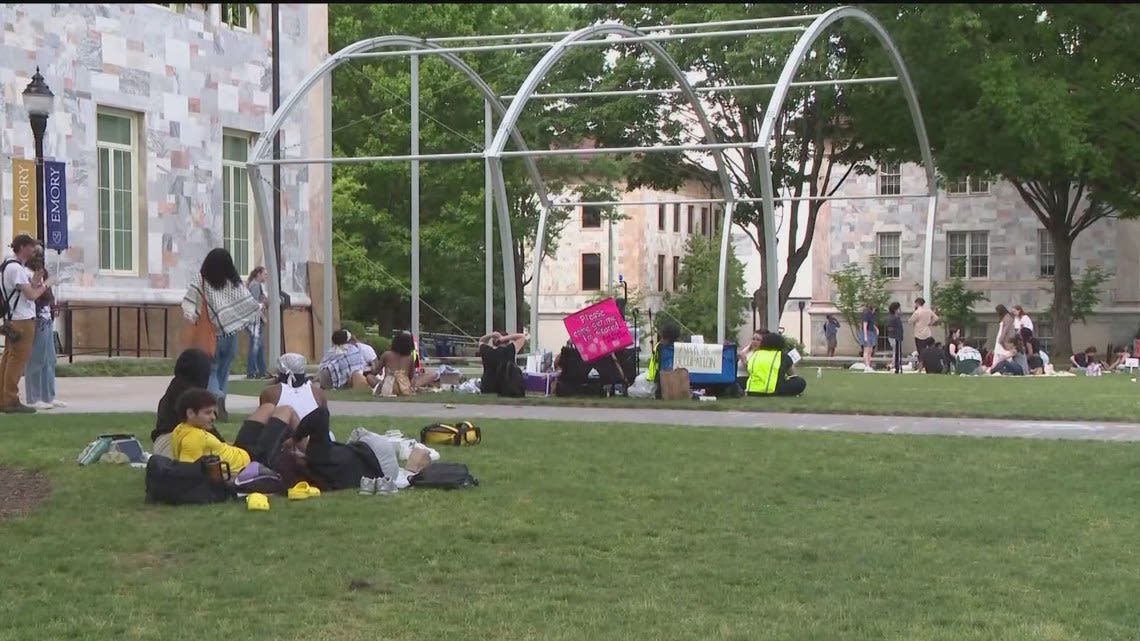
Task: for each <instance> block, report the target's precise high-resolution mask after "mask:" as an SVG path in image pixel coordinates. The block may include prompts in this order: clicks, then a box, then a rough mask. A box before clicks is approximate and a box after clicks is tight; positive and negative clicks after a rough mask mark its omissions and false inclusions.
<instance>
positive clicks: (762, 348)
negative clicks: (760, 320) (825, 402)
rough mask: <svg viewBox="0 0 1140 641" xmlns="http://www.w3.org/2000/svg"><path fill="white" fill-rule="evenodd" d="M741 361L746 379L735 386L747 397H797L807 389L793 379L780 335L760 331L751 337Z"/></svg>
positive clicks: (742, 353) (797, 377) (795, 377)
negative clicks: (741, 389) (741, 388)
mask: <svg viewBox="0 0 1140 641" xmlns="http://www.w3.org/2000/svg"><path fill="white" fill-rule="evenodd" d="M740 360H741V361H742V362H743V363H744V365H745V368H746V369H747V371H748V375H747V376H744V377H741V378H740V379H739V381H738V383H739V385H740V386H741V387H743V388H744V391H745V393H747V394H748V396H799V395H800V394H803V393H804V390H805V389H807V381H805V380H804V379H802V378H800V377H799V376H796V375H795V371H794V370H793V367H792V357H790V356H788V353H787V351H786V349H785V344H784V337H783V336H780V335H779V334H773V333H769V332H767V331H763V330H761V331H758V332H756V333H754V334H753V335H752V342H751V343H750V344H749V345H748V347H747V348H746V349H744V350H743V351H742V352H741V354H740Z"/></svg>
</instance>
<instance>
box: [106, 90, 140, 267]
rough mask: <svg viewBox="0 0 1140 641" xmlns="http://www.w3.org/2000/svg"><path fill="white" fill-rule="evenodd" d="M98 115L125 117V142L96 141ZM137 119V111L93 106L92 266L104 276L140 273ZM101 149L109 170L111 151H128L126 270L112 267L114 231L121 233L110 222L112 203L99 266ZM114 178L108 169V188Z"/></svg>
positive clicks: (112, 218)
mask: <svg viewBox="0 0 1140 641" xmlns="http://www.w3.org/2000/svg"><path fill="white" fill-rule="evenodd" d="M99 116H110V117H112V118H121V119H123V120H126V121H127V122H128V123H129V124H130V128H131V129H130V142H129V143H128V144H123V143H117V142H104V141H102V140H100V139H99ZM141 118H142V116H141V114H139V113H137V112H132V111H127V110H125V109H116V108H114V107H103V106H97V107H96V108H95V193H96V197H95V216H96V224H95V228H96V247H97V248H98V249H97V251H96V254H97V256H96V261H97V262H96V265H97V269H96V271H97V273H99V274H104V275H108V276H137V275H139V274H140V273H142V270H141V267H140V265H139V261H140V258H141V256H140V254H141V251H140V234H141V230H140V227H141V224H140V221H141V218H142V217H141V215H140V214H141V212H140V204H141V200H142V199H141V198H140V194H139V187H140V180H141V178H142V175H143V172H142V171H141V163H140V162H139V140H140V132H139V129H140V128H141V122H140V121H141ZM103 150H107V152H108V162H109V163H110V164H111V165H112V167H111V168H112V169H113V167H114V164H115V163H114V161H112V160H111V158H112V154H114V153H115V152H119V153H126V154H128V156H127V158H128V162H129V163H130V171H129V173H130V178H131V189H130V203H131V215H130V232H131V241H130V249H129V251H128V252H127V253H128V254H129V256H130V267H129V268H127V269H116V268H115V267H114V265H115V262H116V261H115V258H116V257H117V256H118V254H117V252H116V251H115V241H114V237H115V235H116V234H117V233H122V230H118V229H115V227H114V225H113V224H111V222H112V221H114V219H115V213H116V212H115V211H114V208H113V206H112V209H111V211H110V212H109V214H108V235H109V239H110V242H111V246H110V248H109V251H108V266H107V267H104V266H103V252H102V249H103V247H102V244H103V243H102V236H103V221H102V218H103V212H102V211H101V208H102V202H101V200H102V199H101V197H100V195H99V191H100V190H101V189H102V182H103V181H102V172H103V166H102V162H101V159H100V158H101V156H102V152H103ZM115 177H116V174H115V172H114V171H112V173H111V177H110V178H109V179H108V181H107V184H108V186H109V187H110V188H111V189H112V191H114V187H113V185H114V179H115ZM111 202H113V200H109V201H108V204H110V203H111Z"/></svg>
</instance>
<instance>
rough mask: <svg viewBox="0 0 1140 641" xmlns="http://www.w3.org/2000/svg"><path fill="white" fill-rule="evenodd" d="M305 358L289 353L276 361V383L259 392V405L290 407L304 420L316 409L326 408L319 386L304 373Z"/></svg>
mask: <svg viewBox="0 0 1140 641" xmlns="http://www.w3.org/2000/svg"><path fill="white" fill-rule="evenodd" d="M307 365H308V362H307V361H306V360H305V357H304V356H302V355H300V354H296V353H293V352H290V353H288V354H282V355H281V358H279V359H278V360H277V382H276V383H273V384H272V385H270V386H268V387H266V388H265V389H264V390H262V391H261V398H260V399H259V402H261V403H272V404H274V405H276V406H277V407H291V408H293V411H294V412H296V413H297V416H298V418H305V417H306V416H308V415H309V414H310V413H312V411H313V410H315V409H317V408H318V407H328V404H329V402H328V399H327V398H325V393H324V391H323V390H321V388H320V386H318V385H315V384H314V381H313V380H312V379H310V378H309V376H308V374H306V372H305V368H306V366H307Z"/></svg>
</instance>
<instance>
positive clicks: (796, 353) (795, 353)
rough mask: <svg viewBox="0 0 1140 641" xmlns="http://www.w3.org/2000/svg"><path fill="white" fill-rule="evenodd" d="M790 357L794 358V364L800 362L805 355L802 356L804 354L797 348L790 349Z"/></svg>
mask: <svg viewBox="0 0 1140 641" xmlns="http://www.w3.org/2000/svg"><path fill="white" fill-rule="evenodd" d="M788 358H790V359H792V365H795V364H796V363H798V362H800V361H801V360H803V357H802V356H800V353H799V351H797V350H795V349H792V350H789V351H788Z"/></svg>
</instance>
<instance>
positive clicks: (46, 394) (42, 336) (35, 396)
mask: <svg viewBox="0 0 1140 641" xmlns="http://www.w3.org/2000/svg"><path fill="white" fill-rule="evenodd" d="M26 267H27V268H28V270H29V271H31V273H32V278H33V279H35V278H36V277H38V278H39V279H41V280H44V279H46V278H47V277H48V271H47V266H46V265H45V264H44V250H43V247H41V246H39V245H36V251H35V253H34V254H33V255H32V258H31V260H29V261H28V264H27V265H26ZM54 309H55V294H54V293H53V292H52V290H51V288H50V287H48V288H47V289H46V290H45V291H44V293H43V294H42V295H41V296H40V297H39V298H37V299H36V338H35V341H33V343H32V355H31V357H30V358H29V360H28V365H27V367H26V370H25V372H24V395H25V396H26V397H27V399H28V407H31V408H34V409H37V410H50V409H55V408H57V407H67V403H64V402H63V401H59V400H56V398H55V360H56V355H55V323H54V321H55V313H54Z"/></svg>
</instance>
